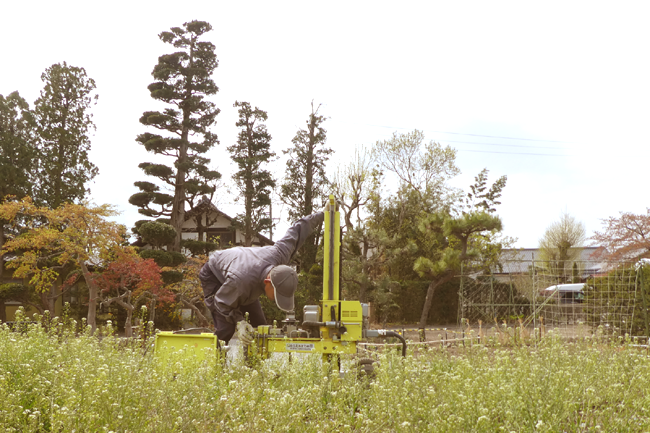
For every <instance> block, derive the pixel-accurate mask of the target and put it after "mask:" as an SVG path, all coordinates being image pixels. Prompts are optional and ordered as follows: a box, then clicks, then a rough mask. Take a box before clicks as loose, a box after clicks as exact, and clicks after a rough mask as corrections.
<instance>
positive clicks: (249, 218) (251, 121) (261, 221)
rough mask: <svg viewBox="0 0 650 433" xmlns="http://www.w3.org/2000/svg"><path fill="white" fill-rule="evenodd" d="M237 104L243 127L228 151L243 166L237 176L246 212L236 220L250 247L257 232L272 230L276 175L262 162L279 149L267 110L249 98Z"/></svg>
mask: <svg viewBox="0 0 650 433" xmlns="http://www.w3.org/2000/svg"><path fill="white" fill-rule="evenodd" d="M235 107H238V108H239V120H238V121H237V123H236V126H237V127H238V128H240V130H239V134H238V135H237V143H236V144H234V145H232V146H230V147H228V151H229V152H230V153H231V158H232V160H233V161H235V163H236V164H237V168H238V169H239V170H237V172H236V173H235V174H233V179H234V181H235V184H236V185H237V189H238V190H239V192H240V194H241V197H243V199H244V213H243V214H239V215H238V216H237V218H236V223H237V225H238V226H240V227H242V229H243V232H244V239H245V241H244V242H245V246H247V247H250V246H251V245H252V242H253V236H254V233H256V232H260V231H263V230H268V229H269V228H270V227H271V224H272V221H271V218H270V217H269V216H268V215H267V214H266V209H267V208H268V207H269V205H270V204H271V191H272V189H273V188H275V179H273V176H272V175H271V172H270V171H268V170H264V169H263V168H262V166H263V164H267V163H269V162H270V161H271V160H272V159H273V158H274V157H275V153H273V152H271V134H269V133H268V131H267V130H266V125H264V122H265V121H266V120H267V119H268V116H267V114H266V111H262V110H260V109H259V108H257V107H255V108H254V109H253V108H252V107H251V104H249V103H248V102H235Z"/></svg>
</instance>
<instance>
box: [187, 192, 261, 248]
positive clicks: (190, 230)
mask: <svg viewBox="0 0 650 433" xmlns="http://www.w3.org/2000/svg"><path fill="white" fill-rule="evenodd" d="M233 222H234V218H232V217H230V216H228V215H226V214H225V213H223V212H222V211H220V210H219V209H217V207H216V206H215V205H214V204H213V203H212V202H211V201H210V200H209V199H208V198H207V197H206V196H203V197H202V198H201V201H199V203H198V204H197V205H196V206H195V207H194V208H193V209H191V210H189V211H187V212H186V213H185V222H184V223H183V227H182V233H181V239H183V240H185V239H194V240H201V241H208V242H217V243H219V245H220V247H221V249H223V248H228V247H230V246H239V245H244V233H243V232H242V231H241V230H240V229H238V228H236V227H234V226H233ZM266 245H273V241H272V240H271V239H269V238H267V237H266V236H263V235H262V234H260V233H256V234H255V236H254V237H253V246H258V247H262V246H266Z"/></svg>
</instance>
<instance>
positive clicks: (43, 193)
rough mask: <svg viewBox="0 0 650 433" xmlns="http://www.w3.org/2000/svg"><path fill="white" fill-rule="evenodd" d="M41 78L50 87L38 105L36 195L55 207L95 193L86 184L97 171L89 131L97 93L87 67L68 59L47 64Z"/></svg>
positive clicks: (36, 107)
mask: <svg viewBox="0 0 650 433" xmlns="http://www.w3.org/2000/svg"><path fill="white" fill-rule="evenodd" d="M41 80H43V82H44V83H45V87H44V88H43V90H42V91H41V96H40V97H39V98H38V99H37V100H36V102H35V108H34V116H35V118H36V125H37V136H38V143H39V144H38V148H39V155H38V160H39V169H38V170H39V174H38V175H39V182H38V187H37V188H36V190H35V191H34V199H35V201H36V202H37V203H43V204H46V205H48V206H49V207H51V208H52V209H56V208H58V207H59V206H61V205H62V204H64V203H73V202H79V201H80V200H82V199H83V198H84V197H85V196H86V195H87V194H89V193H90V189H88V188H87V187H86V184H87V183H88V182H90V181H91V180H92V179H93V178H94V177H95V176H97V173H98V169H97V167H96V166H95V165H94V164H93V163H92V162H90V160H89V159H88V152H89V151H90V137H89V134H90V132H91V131H92V130H94V129H95V124H94V123H93V121H92V114H90V112H89V110H90V107H91V106H92V105H94V104H95V103H96V101H97V97H98V96H97V95H96V94H93V92H94V90H95V81H94V80H93V79H92V78H90V77H88V76H87V74H86V71H85V69H83V68H78V67H75V66H68V64H67V63H66V62H63V63H62V64H60V63H57V64H54V65H52V66H50V67H49V68H47V69H46V70H45V72H44V73H43V74H42V75H41Z"/></svg>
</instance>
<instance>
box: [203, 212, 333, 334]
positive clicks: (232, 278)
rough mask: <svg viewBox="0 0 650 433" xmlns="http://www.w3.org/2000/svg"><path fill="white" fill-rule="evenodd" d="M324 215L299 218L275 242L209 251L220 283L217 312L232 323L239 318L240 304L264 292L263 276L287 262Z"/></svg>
mask: <svg viewBox="0 0 650 433" xmlns="http://www.w3.org/2000/svg"><path fill="white" fill-rule="evenodd" d="M324 218H325V214H324V213H323V212H318V213H315V214H313V215H309V216H306V217H304V218H301V219H300V220H298V221H296V223H294V225H293V226H291V228H289V230H288V231H287V233H286V234H285V235H284V237H283V238H282V239H280V240H279V241H277V242H276V243H275V245H271V246H266V247H235V248H230V249H227V250H221V251H215V252H214V253H212V255H210V259H209V261H208V265H209V266H210V270H211V271H212V273H213V274H214V275H215V276H216V277H217V279H219V281H221V283H222V285H221V287H220V288H219V290H217V293H216V294H215V295H214V299H215V301H216V302H215V305H216V307H217V309H218V310H219V312H220V313H221V314H223V315H224V316H226V317H227V319H228V321H229V322H231V323H237V322H238V321H240V320H242V319H243V315H242V313H241V311H239V307H240V306H242V305H248V304H251V303H253V302H255V301H256V300H257V299H258V298H259V297H260V295H262V294H263V293H264V279H265V278H266V276H267V275H268V273H269V272H270V271H271V269H273V268H274V267H275V266H278V265H288V264H289V262H290V261H291V258H292V257H293V255H294V254H295V253H296V251H297V250H298V248H300V247H301V246H302V244H304V243H305V240H306V239H307V236H309V235H310V234H311V232H312V231H313V230H314V229H315V228H316V227H317V226H318V225H319V224H320V223H322V222H323V219H324ZM206 295H208V294H207V293H206Z"/></svg>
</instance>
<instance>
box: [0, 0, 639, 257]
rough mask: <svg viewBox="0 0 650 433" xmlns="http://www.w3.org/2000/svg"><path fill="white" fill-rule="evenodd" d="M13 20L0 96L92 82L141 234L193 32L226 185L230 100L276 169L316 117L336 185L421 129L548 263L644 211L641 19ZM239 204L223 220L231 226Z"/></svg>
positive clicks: (99, 146)
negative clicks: (349, 167)
mask: <svg viewBox="0 0 650 433" xmlns="http://www.w3.org/2000/svg"><path fill="white" fill-rule="evenodd" d="M1 9H2V10H1V11H0V94H3V95H7V94H8V93H10V92H12V91H14V90H18V91H19V92H20V94H21V95H22V96H23V97H25V98H26V99H27V101H29V102H30V104H33V102H34V100H35V99H36V98H37V97H38V94H39V92H40V90H41V88H42V82H41V80H40V75H41V73H42V72H43V71H44V70H45V69H46V68H47V67H49V66H50V65H52V64H53V63H58V62H63V61H66V62H68V64H70V65H74V66H81V67H84V68H85V69H86V71H87V73H88V75H89V76H90V77H92V78H94V79H95V81H96V82H97V92H98V94H99V103H98V105H97V106H96V107H95V108H94V110H93V112H94V116H95V117H94V119H95V122H96V125H97V131H96V133H95V135H94V137H93V138H92V153H91V160H92V161H93V162H94V163H95V164H96V165H97V166H98V167H99V172H100V174H99V176H98V177H97V178H96V179H95V181H94V183H93V184H92V185H91V186H90V187H91V190H92V198H93V200H94V201H95V202H96V203H98V204H100V203H111V204H114V205H116V206H117V207H118V208H119V209H120V210H121V211H122V212H123V214H122V216H121V217H120V221H121V222H124V223H125V224H127V225H128V226H129V227H131V226H132V225H133V223H134V222H135V221H136V220H138V219H141V217H140V216H139V215H138V214H137V210H136V208H135V207H134V206H131V205H129V204H128V198H129V196H130V195H131V194H133V193H135V192H137V189H136V188H135V187H134V186H133V182H134V181H137V180H145V176H143V174H142V173H141V171H140V169H138V167H137V166H138V164H139V163H140V162H144V161H148V160H151V159H152V157H151V156H150V155H148V154H147V153H146V152H145V151H144V149H143V148H142V146H140V145H138V144H137V143H136V142H135V137H136V136H137V135H138V134H139V133H142V132H144V131H145V128H144V127H143V126H142V125H140V124H139V122H138V119H139V117H140V115H141V114H142V112H143V111H146V110H150V109H152V108H154V106H155V104H154V102H153V100H152V99H151V98H150V97H149V92H148V90H147V85H148V84H149V83H151V81H152V77H151V75H150V74H151V70H152V69H153V66H154V65H155V64H156V62H157V58H158V56H160V55H162V54H165V53H167V52H170V48H171V47H170V46H168V45H166V44H163V43H162V42H160V41H159V39H158V37H157V35H158V33H160V32H161V31H164V30H168V29H169V28H170V27H174V26H181V25H182V24H183V23H184V22H186V21H191V20H194V19H199V20H205V21H208V22H210V23H211V24H212V25H213V27H214V30H213V31H212V32H210V33H208V34H207V35H206V39H209V40H211V41H212V42H213V43H214V44H215V45H216V53H217V57H218V59H219V68H218V69H217V71H216V73H215V74H214V80H215V82H216V84H217V85H218V86H219V87H220V91H219V93H218V94H217V96H216V97H215V98H214V99H213V100H214V102H216V104H217V106H218V107H220V108H221V110H222V112H221V114H220V115H219V116H218V118H217V124H216V125H215V127H214V131H215V132H216V133H217V134H218V136H219V139H220V142H221V144H220V145H219V146H217V147H216V148H215V149H214V150H212V151H211V152H210V153H209V155H208V156H209V157H210V158H212V160H213V163H214V165H215V166H216V167H217V168H218V169H219V170H220V171H221V172H222V173H224V177H225V178H226V181H228V176H229V173H230V172H231V167H230V159H229V155H228V153H227V151H226V147H227V146H229V145H231V144H233V143H234V140H235V137H236V133H237V130H236V128H235V121H236V118H237V113H236V110H235V109H234V108H233V103H234V102H235V101H236V100H240V101H248V102H250V103H251V104H252V105H254V106H258V107H260V108H261V109H263V110H265V111H267V112H268V115H269V121H268V123H267V126H268V129H269V131H270V133H271V134H272V136H273V141H272V146H273V148H274V150H275V151H276V152H277V153H278V154H281V150H282V149H286V148H288V147H289V146H290V144H291V138H292V137H293V136H294V135H295V133H296V131H297V129H298V128H300V127H302V126H303V125H304V122H305V120H306V119H307V116H308V114H309V110H310V102H311V101H312V99H313V100H314V101H315V103H320V104H322V108H321V112H322V114H324V115H326V116H328V117H329V120H328V121H327V122H326V124H325V127H326V129H327V130H328V143H327V144H328V146H329V147H331V148H332V149H334V151H335V155H334V157H333V158H332V160H331V163H330V167H329V168H330V171H332V172H333V171H334V170H335V168H336V164H338V163H339V162H341V161H343V162H345V161H346V160H347V159H349V157H350V155H351V149H353V148H354V147H355V146H357V145H367V146H369V145H372V144H373V143H374V142H376V141H377V140H382V139H386V138H389V137H390V136H391V134H392V133H393V132H394V131H399V132H407V131H410V130H413V129H416V128H417V129H420V130H422V131H424V133H425V135H426V137H427V140H434V141H437V142H440V143H441V144H449V145H451V146H452V147H455V148H456V149H458V151H459V152H458V165H459V167H460V169H461V170H462V175H460V176H458V178H456V179H455V180H454V182H453V185H455V186H459V187H463V188H464V189H467V187H468V186H469V185H470V184H471V183H472V182H473V177H474V176H475V175H476V174H477V173H478V172H479V171H480V170H481V169H482V168H484V167H487V168H488V169H489V170H490V179H491V180H495V179H496V178H497V177H498V176H501V175H504V174H505V175H507V176H508V184H507V187H506V189H505V191H504V195H503V198H502V203H503V204H502V205H501V206H500V208H499V210H498V213H499V215H500V216H501V217H502V219H503V221H504V228H505V230H504V231H505V234H506V235H508V236H513V237H516V238H518V242H517V246H519V247H536V246H537V245H538V240H539V238H540V237H541V236H542V234H543V232H544V230H545V228H546V227H547V226H548V225H549V224H551V223H552V222H553V221H555V220H557V219H558V218H559V216H560V214H561V212H563V211H567V212H569V213H570V214H572V215H574V216H575V217H576V218H577V219H578V220H580V221H582V222H584V223H585V225H586V227H587V231H588V233H589V234H591V233H592V232H593V231H594V230H597V229H599V228H600V227H601V223H600V219H602V218H606V217H608V216H613V215H617V214H618V212H619V211H630V212H636V213H641V212H645V209H646V206H648V205H649V203H648V200H647V197H646V192H645V191H646V190H647V185H646V184H647V169H646V167H647V161H648V157H649V156H650V150H649V146H648V141H649V140H648V133H647V123H648V119H649V115H650V104H648V101H650V80H649V77H650V61H648V44H649V41H650V26H648V25H647V18H648V13H649V12H650V4H648V3H647V2H625V3H621V2H610V3H607V4H605V3H603V2H570V3H568V4H567V2H544V3H543V4H542V3H540V4H538V5H531V3H530V2H444V3H443V2H429V1H427V2H424V1H423V2H377V1H373V2H307V1H299V2H225V1H210V2H204V1H186V2H179V1H174V2H169V1H155V2H146V1H129V2H124V1H113V2H86V1H83V2H81V1H79V2H74V1H65V0H61V1H55V2H54V1H30V2H5V4H3V5H2V8H1ZM487 136H492V137H487ZM274 169H275V170H276V172H277V174H278V175H281V174H282V173H283V171H284V165H283V164H275V166H274ZM644 179H645V180H644ZM232 201H233V199H232V198H229V197H223V198H221V199H220V203H218V205H219V206H220V207H221V208H223V209H224V210H225V211H226V212H227V213H229V214H231V215H234V214H236V213H237V212H238V211H239V210H240V209H239V207H238V206H237V205H236V204H231V202H232ZM280 210H282V208H281V206H280V205H279V204H278V205H277V207H276V208H274V214H276V215H277V212H279V211H280ZM281 215H282V217H283V218H286V217H287V215H286V211H284V212H282V214H281ZM282 227H286V225H283V226H281V227H280V228H279V229H278V230H279V231H282V230H283V228H282Z"/></svg>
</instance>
